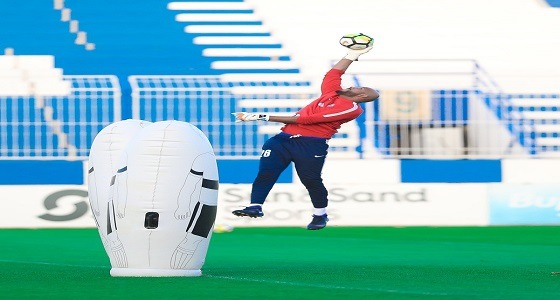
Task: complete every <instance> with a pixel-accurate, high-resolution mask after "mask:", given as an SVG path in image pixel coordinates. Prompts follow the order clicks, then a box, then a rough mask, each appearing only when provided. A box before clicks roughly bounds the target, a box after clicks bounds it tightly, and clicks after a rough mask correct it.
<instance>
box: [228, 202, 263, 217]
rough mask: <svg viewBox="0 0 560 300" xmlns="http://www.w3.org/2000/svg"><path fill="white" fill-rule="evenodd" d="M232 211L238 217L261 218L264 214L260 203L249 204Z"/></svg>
mask: <svg viewBox="0 0 560 300" xmlns="http://www.w3.org/2000/svg"><path fill="white" fill-rule="evenodd" d="M232 213H233V214H234V215H236V216H238V217H251V218H260V217H262V216H264V213H263V212H262V208H261V206H260V205H253V206H247V207H245V208H244V209H238V210H234V211H233V212H232Z"/></svg>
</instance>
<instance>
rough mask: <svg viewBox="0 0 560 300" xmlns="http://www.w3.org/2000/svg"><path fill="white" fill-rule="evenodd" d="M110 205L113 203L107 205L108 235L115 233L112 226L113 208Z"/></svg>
mask: <svg viewBox="0 0 560 300" xmlns="http://www.w3.org/2000/svg"><path fill="white" fill-rule="evenodd" d="M109 205H111V203H107V235H109V234H110V233H111V232H113V228H112V226H111V208H110V207H109Z"/></svg>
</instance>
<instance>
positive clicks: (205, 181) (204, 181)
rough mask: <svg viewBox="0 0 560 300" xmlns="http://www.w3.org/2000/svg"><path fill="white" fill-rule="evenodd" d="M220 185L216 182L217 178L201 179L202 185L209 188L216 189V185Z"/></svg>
mask: <svg viewBox="0 0 560 300" xmlns="http://www.w3.org/2000/svg"><path fill="white" fill-rule="evenodd" d="M219 186H220V183H219V182H218V180H212V179H205V178H203V179H202V187H203V188H207V189H210V190H218V187H219Z"/></svg>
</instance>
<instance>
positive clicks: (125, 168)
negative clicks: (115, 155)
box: [117, 166, 128, 173]
mask: <svg viewBox="0 0 560 300" xmlns="http://www.w3.org/2000/svg"><path fill="white" fill-rule="evenodd" d="M126 170H128V166H124V167H122V168H121V169H119V170H118V171H117V173H123V172H126Z"/></svg>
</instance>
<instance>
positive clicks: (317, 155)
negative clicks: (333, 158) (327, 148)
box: [315, 155, 324, 157]
mask: <svg viewBox="0 0 560 300" xmlns="http://www.w3.org/2000/svg"><path fill="white" fill-rule="evenodd" d="M315 157H324V155H315Z"/></svg>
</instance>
